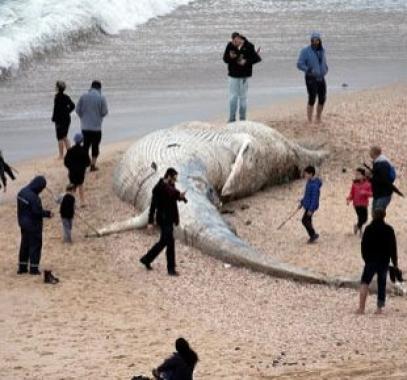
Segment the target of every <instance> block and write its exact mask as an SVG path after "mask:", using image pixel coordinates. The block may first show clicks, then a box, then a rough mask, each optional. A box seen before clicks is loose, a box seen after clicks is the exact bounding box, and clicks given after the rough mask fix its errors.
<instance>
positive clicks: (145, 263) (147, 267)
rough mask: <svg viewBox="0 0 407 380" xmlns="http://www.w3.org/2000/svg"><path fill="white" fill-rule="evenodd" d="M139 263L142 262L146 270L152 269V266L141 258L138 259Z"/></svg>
mask: <svg viewBox="0 0 407 380" xmlns="http://www.w3.org/2000/svg"><path fill="white" fill-rule="evenodd" d="M140 263H141V264H143V265H144V266H145V267H146V269H147V270H153V267H152V266H151V264H150V263H147V262H145V261H144V260H143V259H142V258H141V259H140Z"/></svg>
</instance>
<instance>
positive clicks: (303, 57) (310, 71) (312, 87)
mask: <svg viewBox="0 0 407 380" xmlns="http://www.w3.org/2000/svg"><path fill="white" fill-rule="evenodd" d="M297 68H298V69H299V70H301V71H303V72H304V73H305V84H306V87H307V91H308V106H307V117H308V121H309V122H310V123H312V115H313V112H314V104H315V101H316V98H317V96H318V106H317V115H316V122H317V123H320V122H321V116H322V111H323V109H324V104H325V101H326V82H325V76H326V74H327V73H328V65H327V63H326V56H325V49H324V48H323V46H322V40H321V35H320V34H319V33H312V35H311V45H309V46H306V47H305V48H304V49H302V50H301V53H300V56H299V58H298V62H297Z"/></svg>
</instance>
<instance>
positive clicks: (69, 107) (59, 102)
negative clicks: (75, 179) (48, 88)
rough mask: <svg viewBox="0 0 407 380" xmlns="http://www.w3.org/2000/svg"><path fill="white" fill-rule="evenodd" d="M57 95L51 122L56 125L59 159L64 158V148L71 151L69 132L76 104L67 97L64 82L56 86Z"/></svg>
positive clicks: (59, 82)
mask: <svg viewBox="0 0 407 380" xmlns="http://www.w3.org/2000/svg"><path fill="white" fill-rule="evenodd" d="M55 89H56V92H57V93H56V95H55V99H54V112H53V113H52V118H51V120H52V121H53V122H54V123H55V132H56V136H57V140H58V150H59V159H60V160H62V159H63V158H64V147H65V149H66V150H68V149H69V147H70V144H69V139H68V131H69V126H70V125H71V113H72V111H73V110H74V109H75V103H74V102H73V101H72V99H71V98H70V97H69V96H68V95H66V94H65V93H64V92H65V89H66V84H65V82H63V81H60V80H59V81H57V83H56V85H55Z"/></svg>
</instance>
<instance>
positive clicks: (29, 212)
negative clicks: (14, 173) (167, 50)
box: [17, 176, 51, 232]
mask: <svg viewBox="0 0 407 380" xmlns="http://www.w3.org/2000/svg"><path fill="white" fill-rule="evenodd" d="M46 186H47V181H46V180H45V178H44V177H43V176H38V177H35V178H34V179H33V180H32V181H31V182H30V183H29V184H28V185H27V186H26V187H23V188H22V189H21V190H20V192H19V193H18V194H17V217H18V224H19V226H20V227H21V228H22V229H24V230H27V231H31V232H41V231H42V220H43V218H49V217H51V212H50V211H48V210H44V209H43V208H42V203H41V198H40V196H39V194H40V193H41V191H43V190H44V189H45V187H46Z"/></svg>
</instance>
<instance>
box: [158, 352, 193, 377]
mask: <svg viewBox="0 0 407 380" xmlns="http://www.w3.org/2000/svg"><path fill="white" fill-rule="evenodd" d="M196 363H197V359H195V360H192V361H191V359H188V358H184V357H183V356H182V355H181V354H180V353H178V352H175V353H174V354H173V355H172V356H171V357H170V358H168V359H167V360H166V361H165V362H164V363H163V364H162V365H160V366H159V367H158V368H157V371H158V373H166V374H169V375H170V377H169V378H170V379H171V380H193V372H194V368H195V365H196Z"/></svg>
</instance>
